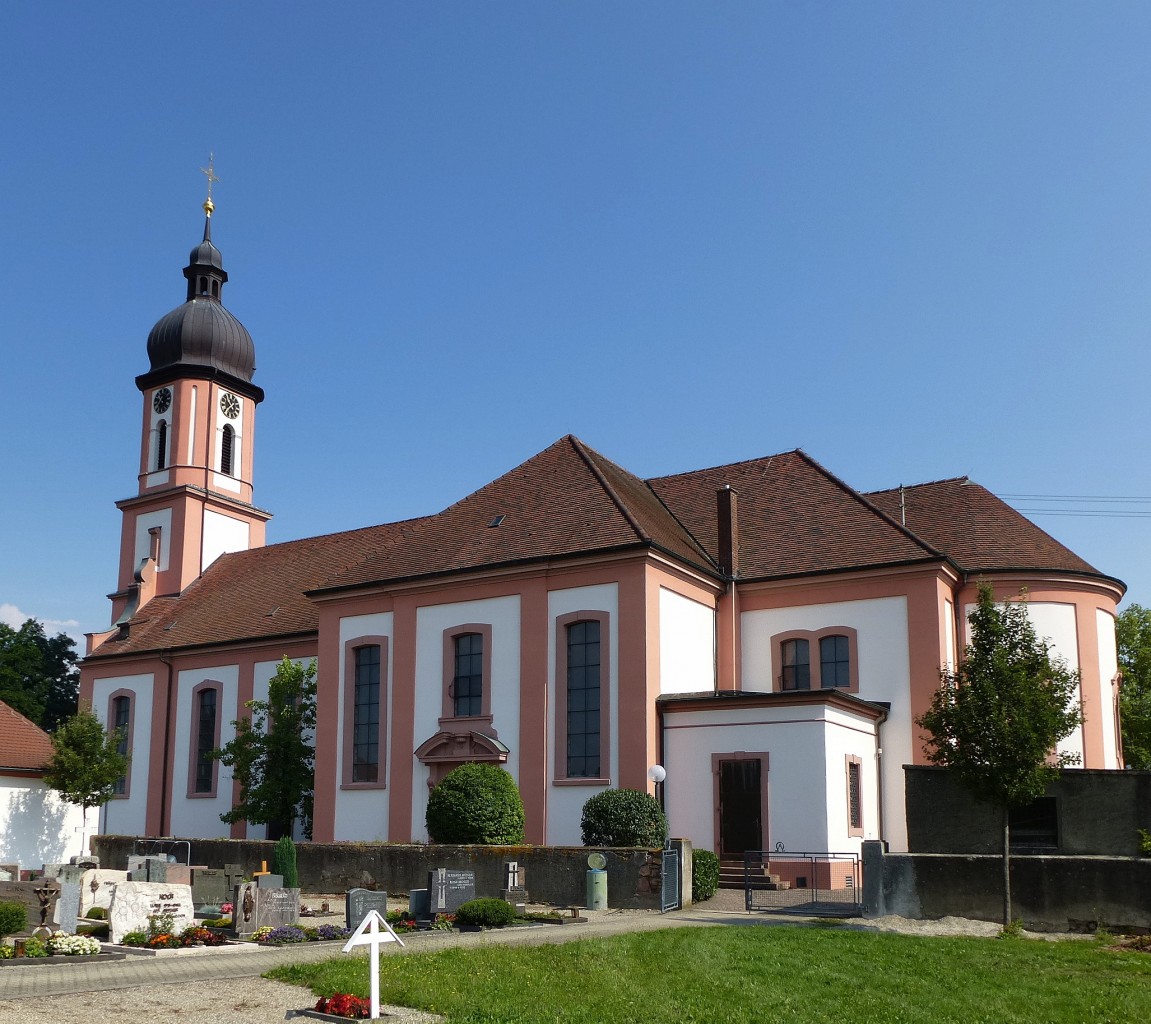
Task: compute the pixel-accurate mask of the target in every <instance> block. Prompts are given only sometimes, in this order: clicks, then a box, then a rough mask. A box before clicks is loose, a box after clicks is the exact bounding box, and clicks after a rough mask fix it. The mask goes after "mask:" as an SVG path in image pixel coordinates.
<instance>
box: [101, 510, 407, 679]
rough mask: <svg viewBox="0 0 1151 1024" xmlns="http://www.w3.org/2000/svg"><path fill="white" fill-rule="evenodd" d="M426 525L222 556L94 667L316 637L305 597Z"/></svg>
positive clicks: (150, 610) (105, 648) (139, 621)
mask: <svg viewBox="0 0 1151 1024" xmlns="http://www.w3.org/2000/svg"><path fill="white" fill-rule="evenodd" d="M422 522H423V520H420V519H411V520H406V521H404V522H400V523H388V524H385V525H383V526H369V527H367V528H365V529H362V530H349V531H347V532H345V533H330V534H326V535H325V536H322V537H308V538H306V539H304V540H296V541H288V542H287V543H284V544H269V545H268V546H266V547H262V548H252V549H251V550H250V551H236V552H233V553H231V554H227V555H221V556H220V557H219V558H218V559H217V560H216V561H215V562H213V563H212V564H211V565H210V566H209V567H208V569H207V570H206V571H205V572H204V574H203V575H202V576H201V577H200V578H199V579H198V580H196V581H195V582H194V583H192V585H191V586H189V587H188V589H187V590H185V591H184V592H183V593H182V594H180V595H179V596H175V597H157V598H154V599H153V600H151V601H150V602H149V603H148V604H147V605H145V606H144V608H143V609H141V612H140V614H139V615H138V616H137V617H136V618H134V619H133V620H132V621H131V622H130V623H129V631H128V636H127V638H126V639H123V640H117V639H115V638H112V639H109V640H106V641H105V642H104V643H103V644H101V645H100V647H99V648H98V649H97V650H96V651H95V652H94V653H92V654H91V655H89V660H90V659H94V658H105V657H114V656H116V655H122V654H136V653H140V652H142V651H158V650H169V649H174V648H181V647H195V646H199V645H203V644H217V643H228V642H234V641H239V640H259V639H266V638H272V637H288V636H298V635H299V634H306V633H311V632H315V630H316V628H317V625H318V622H319V616H318V613H317V609H316V606H315V604H314V603H313V602H312V601H311V600H309V599H308V598H307V597H306V596H305V593H306V592H307V591H309V590H313V589H315V588H316V587H319V586H322V585H323V583H324V582H325V581H326V580H327V579H328V578H329V577H330V576H332V575H333V574H335V573H339V572H340V571H342V570H343V569H346V568H347V567H348V566H351V565H355V564H356V563H357V562H360V561H362V560H363V559H364V558H365V557H366V555H367V554H368V553H369V552H372V551H385V550H387V549H389V548H391V547H393V546H395V545H397V544H401V543H402V542H403V541H404V540H405V539H406V538H407V537H408V536H410V535H411V534H412V533H414V532H415V531H416V530H418V528H419V526H420V524H421V523H422Z"/></svg>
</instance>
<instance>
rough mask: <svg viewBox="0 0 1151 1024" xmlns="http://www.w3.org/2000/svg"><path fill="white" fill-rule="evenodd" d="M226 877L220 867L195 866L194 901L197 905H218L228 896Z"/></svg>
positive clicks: (193, 876)
mask: <svg viewBox="0 0 1151 1024" xmlns="http://www.w3.org/2000/svg"><path fill="white" fill-rule="evenodd" d="M224 877H225V876H224V872H223V871H221V870H220V869H219V868H194V869H193V870H192V902H193V903H195V904H196V906H197V907H205V906H213V907H218V906H219V905H220V904H221V903H223V902H224V901H225V900H226V899H227V898H228V892H229V890H228V889H227V887H226V886H225V884H224Z"/></svg>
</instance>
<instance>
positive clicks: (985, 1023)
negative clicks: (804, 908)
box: [268, 927, 1151, 1024]
mask: <svg viewBox="0 0 1151 1024" xmlns="http://www.w3.org/2000/svg"><path fill="white" fill-rule="evenodd" d="M268 977H271V978H276V979H278V980H281V981H287V982H292V983H294V984H298V985H305V986H308V987H310V988H312V989H313V991H314V992H315V993H316V994H317V995H331V994H332V993H334V992H351V993H354V994H357V995H367V994H368V972H367V963H366V961H365V960H364V959H362V958H358V957H357V958H354V959H353V958H342V959H338V960H329V961H325V962H323V963H317V964H297V965H291V966H286V967H281V968H278V969H277V970H275V971H272V972H271V973H270V974H269V975H268ZM380 998H381V1000H382V1001H383V1002H386V1003H392V1004H396V1005H400V1006H410V1007H417V1008H419V1009H424V1010H430V1011H432V1012H434V1013H439V1014H443V1015H444V1016H445V1017H447V1019H448V1020H449V1021H451V1022H452V1024H495V1022H499V1024H544V1022H547V1024H557V1022H562V1024H577V1022H579V1024H584V1022H587V1024H592V1022H595V1024H601V1022H602V1024H631V1022H635V1024H685V1022H688V1024H692V1022H705V1021H706V1022H708V1024H712V1022H715V1021H723V1022H725V1024H745V1022H746V1024H752V1022H755V1024H765V1022H775V1021H781V1022H782V1021H787V1022H788V1024H809V1022H810V1024H816V1022H818V1024H823V1022H827V1024H831V1022H837V1024H838V1022H842V1021H852V1022H853V1024H870V1022H876V1024H879V1022H882V1024H920V1022H922V1024H951V1022H954V1024H1016V1022H1020V1024H1022V1022H1036V1021H1042V1022H1046V1024H1063V1022H1066V1024H1083V1022H1084V1021H1098V1022H1111V1024H1122V1022H1128V1021H1130V1022H1135V1021H1139V1022H1145V1021H1146V1020H1147V1019H1148V1018H1149V1016H1151V957H1149V956H1147V954H1145V953H1134V952H1132V953H1124V952H1114V951H1111V950H1107V949H1104V948H1102V946H1101V945H1099V944H1095V943H1090V942H1039V941H1027V940H1020V939H960V938H956V939H941V938H920V937H915V936H907V935H889V934H875V933H867V932H857V931H839V930H831V929H822V928H798V927H797V928H789V927H770V928H765V927H741V928H733V927H720V928H684V929H669V930H666V931H657V932H643V933H636V934H631V935H625V936H620V937H618V938H611V939H593V940H582V941H578V942H567V943H563V944H559V945H544V946H516V947H507V946H481V947H475V948H470V949H469V948H455V949H450V950H443V951H440V952H435V953H415V954H408V955H400V956H395V955H391V956H385V957H383V958H381V964H380ZM304 1001H306V1000H304Z"/></svg>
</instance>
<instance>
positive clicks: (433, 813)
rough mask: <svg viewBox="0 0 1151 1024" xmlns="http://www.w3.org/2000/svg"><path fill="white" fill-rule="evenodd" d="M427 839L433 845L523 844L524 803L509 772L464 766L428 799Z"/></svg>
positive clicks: (456, 769) (491, 767)
mask: <svg viewBox="0 0 1151 1024" xmlns="http://www.w3.org/2000/svg"><path fill="white" fill-rule="evenodd" d="M426 820H427V826H428V835H429V837H431V840H432V842H434V843H482V844H485V845H489V846H507V845H512V844H516V843H522V842H523V841H524V802H523V800H522V799H521V798H520V791H519V789H518V788H517V787H516V782H515V779H513V778H512V777H511V776H510V775H509V774H508V773H507V772H506V771H504V770H503V769H502V768H500V767H499V766H498V765H494V764H461V765H460V766H459V767H458V768H454V769H452V771H450V772H448V774H447V775H445V776H444V778H443V781H441V782H440V784H439V785H438V786H436V788H435V789H433V790H432V792H431V795H430V796H429V797H428V812H427V819H426Z"/></svg>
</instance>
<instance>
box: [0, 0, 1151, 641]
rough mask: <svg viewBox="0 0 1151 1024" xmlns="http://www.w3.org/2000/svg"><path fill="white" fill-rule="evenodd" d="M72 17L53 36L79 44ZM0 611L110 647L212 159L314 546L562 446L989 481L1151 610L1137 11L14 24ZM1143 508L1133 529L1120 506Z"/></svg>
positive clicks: (301, 15)
mask: <svg viewBox="0 0 1151 1024" xmlns="http://www.w3.org/2000/svg"><path fill="white" fill-rule="evenodd" d="M65 11H66V13H64V12H65ZM5 38H6V43H7V45H6V46H5V54H4V60H3V72H2V74H3V83H4V107H5V114H6V116H5V118H4V121H5V125H6V131H5V145H4V146H3V147H2V150H0V192H2V194H3V196H4V200H5V214H4V220H5V225H6V230H5V232H4V237H5V239H6V244H7V253H6V258H5V259H4V260H3V263H2V266H3V273H2V274H0V309H3V313H4V315H3V327H2V328H0V330H2V331H3V337H4V345H3V351H4V360H3V384H4V387H3V394H4V412H5V416H4V422H5V424H6V441H7V443H6V444H5V445H3V447H2V449H0V450H2V452H3V455H2V456H0V458H2V459H3V465H2V466H0V470H2V472H3V479H4V480H5V481H6V482H7V486H6V487H4V488H3V489H2V490H0V526H2V530H0V621H3V620H5V619H6V620H8V621H11V620H18V619H19V618H20V617H22V616H24V615H30V616H36V617H38V618H41V619H42V620H45V621H47V622H48V623H49V627H50V628H66V629H67V630H68V631H69V632H72V633H74V634H79V633H81V632H84V631H89V630H96V629H101V628H104V627H105V626H106V625H107V622H108V611H109V604H108V602H107V600H106V598H105V595H106V594H107V593H108V592H109V591H111V590H112V589H114V587H115V582H116V564H117V552H118V543H119V513H118V512H117V510H116V509H115V507H114V502H115V501H116V500H117V499H119V498H124V497H128V496H130V495H132V494H134V493H135V492H136V477H135V473H136V470H137V459H138V444H139V436H138V435H139V424H140V415H141V414H140V409H141V405H140V402H141V399H140V395H139V392H137V390H136V389H135V386H134V383H133V378H134V377H135V376H136V374H138V373H141V372H143V371H144V370H146V369H147V358H146V354H145V341H146V338H147V334H148V331H149V329H150V328H151V326H152V324H153V323H154V322H155V321H156V320H157V319H159V318H160V317H161V316H162V315H163V314H164V313H166V312H167V311H168V310H169V309H172V308H173V307H175V306H177V305H179V304H180V303H181V302H182V301H183V298H184V280H183V278H182V276H181V268H182V267H183V266H184V265H185V263H186V261H187V254H188V250H189V249H190V248H191V247H192V246H193V245H194V244H195V243H196V242H197V241H198V240H199V236H200V231H201V227H202V214H201V212H200V206H199V204H200V203H201V202H202V200H203V198H204V178H203V176H202V175H201V174H200V170H199V169H200V168H201V167H202V166H204V165H206V163H207V158H208V153H209V152H214V153H215V161H216V162H215V166H216V172H217V174H218V175H219V177H220V179H221V181H220V183H219V184H218V185H217V186H216V190H215V199H216V202H217V210H216V216H215V218H214V220H213V237H214V239H215V241H216V242H217V244H218V245H219V247H220V248H221V250H222V252H223V254H224V260H225V266H226V267H227V269H228V272H229V274H230V276H231V280H230V282H229V284H228V286H227V291H226V294H225V302H226V304H227V306H228V307H229V309H230V310H231V311H232V312H233V313H234V314H235V315H236V316H238V317H239V319H240V320H241V321H242V322H243V323H244V324H245V326H246V327H247V328H248V329H249V331H250V332H251V334H252V336H253V338H254V339H255V342H256V351H257V374H256V382H257V383H258V384H260V385H261V386H262V387H263V388H264V389H265V391H266V392H267V400H266V401H265V403H264V404H263V405H262V406H261V407H260V411H259V423H258V427H257V433H256V444H257V454H256V467H255V469H256V472H255V485H256V500H257V503H258V504H259V505H261V506H262V507H264V508H267V509H269V510H270V511H272V512H273V513H274V514H275V518H274V519H273V520H272V521H271V523H270V524H269V540H271V541H277V540H288V539H292V538H296V537H301V536H308V535H311V534H315V533H323V532H330V531H333V530H340V529H346V528H352V527H358V526H364V525H367V524H370V523H376V522H385V521H389V520H394V519H400V518H405V517H408V516H413V515H421V514H425V513H429V512H433V511H437V510H438V509H440V508H442V507H444V506H446V505H448V504H449V503H451V502H452V501H454V500H455V499H457V498H459V497H461V496H463V495H464V494H466V493H468V492H470V491H471V490H474V489H475V488H476V487H478V486H480V485H482V484H483V483H485V482H487V481H488V480H490V479H492V478H494V477H495V476H497V475H499V474H500V473H502V472H504V471H506V470H507V469H509V468H511V467H513V466H514V465H516V464H517V463H519V462H520V461H522V460H523V459H525V458H527V457H528V456H530V455H532V454H533V453H534V452H536V451H538V450H540V449H542V448H544V447H546V446H547V445H548V444H550V443H551V442H552V441H554V440H555V439H556V438H557V437H560V436H561V435H563V434H565V433H568V432H571V433H575V434H577V435H579V436H580V437H581V438H583V439H584V440H585V441H586V442H587V443H589V444H591V445H592V446H593V447H595V448H597V449H598V450H600V451H601V452H603V453H604V454H605V455H607V456H608V457H609V458H612V459H614V460H615V461H617V462H619V463H621V464H622V465H624V466H625V467H627V468H628V469H630V470H632V471H633V472H636V473H638V474H640V475H642V476H652V475H657V474H663V473H669V472H677V471H682V470H687V469H693V468H699V467H703V466H709V465H715V464H718V463H724V462H730V461H735V460H739V459H745V458H751V457H754V456H759V455H766V454H770V453H772V452H777V451H783V450H787V449H791V448H796V447H801V448H803V449H805V450H806V451H807V452H809V453H810V454H811V455H812V456H813V457H814V458H816V459H817V460H818V461H820V462H821V463H822V464H823V465H825V466H826V467H827V468H828V469H830V470H831V471H832V472H834V473H836V474H837V475H839V476H840V477H842V478H843V479H845V480H846V481H847V482H849V483H850V484H852V485H853V486H855V487H857V488H860V489H874V488H880V487H889V486H894V485H897V484H900V483H905V484H910V483H916V482H921V481H924V480H932V479H939V478H942V477H950V476H959V475H963V474H968V475H970V476H971V477H972V478H973V479H974V480H976V481H978V482H979V483H982V484H984V485H985V486H987V487H989V488H991V489H992V490H994V491H996V492H997V493H1000V494H1003V495H1005V496H1006V495H1012V496H1015V495H1035V494H1040V495H1056V496H1062V497H1068V496H1103V497H1112V498H1114V497H1119V496H1123V497H1135V498H1143V499H1144V500H1143V501H1142V502H1121V503H1116V502H1108V503H1105V502H1102V501H1100V500H1098V499H1097V498H1092V500H1089V501H1081V502H1074V503H1072V502H1056V503H1051V502H1040V501H1038V500H1036V499H1027V498H1015V497H1012V498H1011V500H1012V501H1013V502H1014V503H1015V504H1016V505H1017V506H1018V507H1020V508H1026V509H1036V508H1041V507H1046V508H1054V509H1058V510H1060V511H1062V512H1066V511H1079V512H1084V511H1088V512H1090V511H1109V512H1110V513H1115V512H1124V513H1127V514H1126V515H1123V516H1117V515H1114V514H1110V515H1106V516H1103V515H1035V516H1034V518H1035V521H1036V522H1038V523H1039V524H1040V525H1041V526H1042V527H1044V528H1045V529H1047V530H1048V531H1049V532H1051V533H1052V534H1054V535H1055V536H1056V537H1058V538H1059V539H1060V540H1062V541H1063V542H1064V543H1066V544H1068V545H1069V546H1070V547H1072V548H1073V549H1074V550H1076V551H1077V552H1079V553H1080V554H1081V555H1082V556H1083V557H1085V558H1087V559H1088V560H1089V561H1091V562H1092V563H1093V564H1094V565H1096V566H1097V567H1098V568H1099V569H1100V570H1101V571H1103V572H1105V573H1108V574H1110V575H1114V576H1118V577H1120V578H1122V579H1124V580H1126V581H1127V582H1128V584H1129V586H1130V592H1129V600H1131V601H1138V602H1141V603H1145V604H1151V552H1149V548H1148V544H1147V526H1148V522H1149V520H1148V519H1147V518H1146V516H1147V514H1149V513H1151V481H1149V480H1148V462H1149V456H1148V434H1149V431H1148V412H1147V408H1148V401H1147V391H1148V384H1147V382H1148V379H1149V378H1151V354H1149V346H1148V335H1149V332H1151V230H1149V228H1151V132H1149V131H1148V126H1149V124H1151V61H1148V59H1147V54H1148V53H1149V52H1151V5H1148V4H1146V3H1142V2H1139V3H1136V2H1131V3H1106V2H1102V3H1094V4H1087V3H1059V2H1051V0H1045V2H1042V3H1026V2H1013V3H1010V4H1005V3H1002V2H996V3H978V2H976V3H964V4H942V3H924V2H919V0H916V2H908V3H890V2H879V0H873V2H869V3H866V4H857V3H804V4H798V3H771V2H766V0H761V2H756V3H735V2H723V0H709V2H707V3H703V2H695V3H679V2H670V0H659V2H640V0H629V2H623V3H621V2H619V0H612V2H599V0H579V2H553V3H540V2H538V0H531V2H515V3H512V2H493V3H474V2H466V3H465V2H436V3H430V2H426V3H417V2H404V3H397V2H387V3H385V2H379V3H370V4H369V3H360V4H346V3H334V4H329V5H326V6H325V7H324V8H323V10H322V12H321V11H320V9H319V8H317V7H316V5H315V4H312V3H308V4H304V3H297V2H291V0H287V2H284V0H281V2H277V3H274V4H273V3H256V2H247V3H238V4H228V5H223V4H219V5H207V6H204V5H201V6H199V7H196V6H188V5H175V4H156V3H153V2H147V3H143V2H142V3H118V2H115V0H113V2H109V3H105V4H100V5H78V4H77V5H69V6H68V7H66V8H63V9H61V8H58V7H56V6H55V5H45V4H41V3H31V2H24V0H15V2H13V3H10V4H9V5H8V6H7V7H6V9H5ZM1130 513H1142V514H1143V515H1142V516H1140V515H1138V514H1136V515H1132V514H1130Z"/></svg>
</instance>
